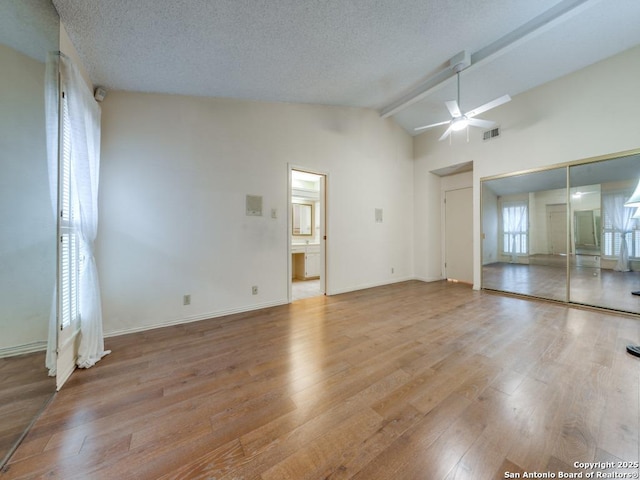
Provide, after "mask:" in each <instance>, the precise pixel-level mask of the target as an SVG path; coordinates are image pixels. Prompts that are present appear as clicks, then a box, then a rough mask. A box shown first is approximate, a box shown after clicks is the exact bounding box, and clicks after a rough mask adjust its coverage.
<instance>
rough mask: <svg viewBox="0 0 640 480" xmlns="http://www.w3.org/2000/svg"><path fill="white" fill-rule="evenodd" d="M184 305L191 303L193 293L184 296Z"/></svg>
mask: <svg viewBox="0 0 640 480" xmlns="http://www.w3.org/2000/svg"><path fill="white" fill-rule="evenodd" d="M182 305H191V294H188V295H184V296H183V297H182Z"/></svg>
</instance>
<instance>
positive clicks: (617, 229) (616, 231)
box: [602, 191, 640, 258]
mask: <svg viewBox="0 0 640 480" xmlns="http://www.w3.org/2000/svg"><path fill="white" fill-rule="evenodd" d="M631 193H632V192H631V191H628V192H627V191H623V192H609V193H603V195H602V204H603V207H604V208H603V211H602V254H603V255H604V256H605V257H618V256H619V255H620V249H621V248H622V236H623V231H624V232H626V233H624V238H625V240H626V243H627V254H628V256H629V258H638V257H640V230H639V229H638V222H637V221H635V220H634V219H632V218H631V216H632V215H633V214H634V213H635V210H634V209H633V208H628V207H625V206H624V202H625V201H626V200H627V198H629V197H630V196H631Z"/></svg>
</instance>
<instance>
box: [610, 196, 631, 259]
mask: <svg viewBox="0 0 640 480" xmlns="http://www.w3.org/2000/svg"><path fill="white" fill-rule="evenodd" d="M630 195H631V192H608V193H604V192H603V193H602V208H603V210H604V215H605V216H606V217H607V219H608V220H609V221H610V222H611V228H612V229H613V232H614V235H615V234H616V233H618V234H620V254H619V255H618V262H617V263H616V266H615V267H614V268H613V269H614V270H616V271H618V272H628V271H630V270H631V268H630V265H629V251H628V249H627V239H626V236H627V234H628V233H630V232H631V231H632V230H633V225H634V219H633V218H632V217H633V214H634V213H635V209H633V208H627V207H625V206H624V204H625V202H626V201H627V199H628V198H629V196H630Z"/></svg>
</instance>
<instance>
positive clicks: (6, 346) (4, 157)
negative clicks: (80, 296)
mask: <svg viewBox="0 0 640 480" xmlns="http://www.w3.org/2000/svg"><path fill="white" fill-rule="evenodd" d="M59 38H60V37H59V20H58V14H57V12H56V10H55V8H54V7H53V5H52V4H51V2H50V1H49V0H2V2H0V64H1V67H0V218H1V219H2V232H1V235H0V266H1V267H0V466H1V465H2V464H4V462H5V461H6V460H7V459H8V457H9V455H10V454H11V453H12V451H13V449H14V448H15V447H16V445H17V443H18V442H19V441H20V439H21V438H22V436H23V435H24V434H25V432H26V430H27V428H28V427H29V425H30V424H31V422H32V421H33V419H34V418H35V417H36V416H37V415H38V413H39V412H40V411H41V410H42V408H43V407H44V406H45V405H46V403H47V402H48V401H49V399H50V398H51V397H52V395H53V393H54V391H55V387H56V383H55V378H54V377H50V376H48V374H47V369H46V367H45V348H46V344H47V338H48V335H49V318H50V314H51V311H52V302H53V298H54V287H55V282H56V262H57V260H56V257H57V252H56V244H57V242H56V215H55V210H56V208H55V207H54V204H53V203H52V202H55V201H56V199H57V193H56V188H57V179H56V178H55V177H57V172H56V174H54V180H53V193H52V190H51V188H50V180H49V171H48V167H47V136H46V131H45V125H46V123H45V67H46V59H47V55H48V54H49V53H50V52H55V51H57V50H58V49H59ZM55 76H56V75H55V74H54V75H53V77H55ZM53 81H54V82H55V80H53ZM52 88H54V89H55V91H57V86H56V85H53V87H52ZM54 111H55V109H54ZM56 121H57V119H56ZM53 138H54V139H55V138H56V137H55V136H54V137H53ZM53 149H54V152H56V153H55V154H57V146H55V145H54V146H53ZM52 198H53V200H52ZM54 330H55V329H54ZM53 336H54V337H55V331H54V332H53ZM54 344H55V342H54Z"/></svg>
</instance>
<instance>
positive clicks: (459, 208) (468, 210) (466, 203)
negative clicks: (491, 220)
mask: <svg viewBox="0 0 640 480" xmlns="http://www.w3.org/2000/svg"><path fill="white" fill-rule="evenodd" d="M444 202H445V208H444V210H445V214H444V215H445V238H444V243H445V246H444V252H445V255H444V257H445V260H444V261H445V264H444V268H445V277H446V278H448V279H451V280H458V281H460V282H465V283H473V189H472V188H471V187H469V188H462V189H459V190H449V191H446V192H444Z"/></svg>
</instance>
